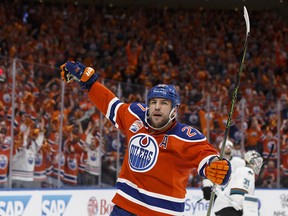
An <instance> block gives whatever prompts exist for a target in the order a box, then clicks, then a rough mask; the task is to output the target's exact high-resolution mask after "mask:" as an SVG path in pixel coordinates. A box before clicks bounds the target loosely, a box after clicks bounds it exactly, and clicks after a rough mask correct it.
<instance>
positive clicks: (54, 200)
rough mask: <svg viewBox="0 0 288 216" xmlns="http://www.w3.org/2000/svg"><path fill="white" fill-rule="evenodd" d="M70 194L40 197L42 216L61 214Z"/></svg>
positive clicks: (59, 215)
mask: <svg viewBox="0 0 288 216" xmlns="http://www.w3.org/2000/svg"><path fill="white" fill-rule="evenodd" d="M70 199H71V195H45V196H43V197H42V216H62V215H63V214H64V212H65V210H66V207H67V205H68V203H69V201H70Z"/></svg>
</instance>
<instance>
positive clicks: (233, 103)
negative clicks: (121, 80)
mask: <svg viewBox="0 0 288 216" xmlns="http://www.w3.org/2000/svg"><path fill="white" fill-rule="evenodd" d="M244 19H245V24H246V36H245V42H244V50H243V56H242V60H241V63H240V67H239V71H238V73H237V77H236V85H235V88H234V90H233V93H232V101H231V106H230V111H229V113H228V119H227V123H226V128H225V132H224V138H223V142H222V146H221V152H220V159H222V158H223V155H224V149H225V146H226V140H227V137H228V134H229V130H230V125H231V120H232V114H233V111H234V105H235V102H236V99H237V93H238V88H239V86H240V78H241V73H242V71H243V67H244V60H245V56H246V50H247V41H248V36H249V33H250V20H249V15H248V11H247V9H246V7H245V6H244ZM215 187H216V185H215V184H214V186H213V188H212V192H211V197H210V202H209V207H208V211H207V216H210V214H211V210H212V206H213V201H214V197H215Z"/></svg>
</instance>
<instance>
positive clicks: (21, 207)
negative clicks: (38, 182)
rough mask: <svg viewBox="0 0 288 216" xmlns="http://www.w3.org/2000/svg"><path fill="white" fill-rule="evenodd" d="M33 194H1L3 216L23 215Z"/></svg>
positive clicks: (1, 212)
mask: <svg viewBox="0 0 288 216" xmlns="http://www.w3.org/2000/svg"><path fill="white" fill-rule="evenodd" d="M30 199H31V196H0V215H1V216H12V215H13V216H21V215H23V213H24V211H25V208H26V206H27V204H28V202H29V200H30Z"/></svg>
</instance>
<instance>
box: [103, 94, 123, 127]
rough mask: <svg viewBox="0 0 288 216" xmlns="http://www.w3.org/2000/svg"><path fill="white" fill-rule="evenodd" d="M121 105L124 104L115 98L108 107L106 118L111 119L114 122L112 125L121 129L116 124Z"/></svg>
mask: <svg viewBox="0 0 288 216" xmlns="http://www.w3.org/2000/svg"><path fill="white" fill-rule="evenodd" d="M121 104H123V102H121V101H120V100H119V99H118V98H117V97H115V98H113V99H112V100H111V101H110V103H109V105H108V109H107V113H106V118H107V119H109V120H110V121H111V122H112V124H114V125H115V127H116V128H118V127H119V126H118V124H117V123H116V116H117V111H118V109H119V107H120V105H121Z"/></svg>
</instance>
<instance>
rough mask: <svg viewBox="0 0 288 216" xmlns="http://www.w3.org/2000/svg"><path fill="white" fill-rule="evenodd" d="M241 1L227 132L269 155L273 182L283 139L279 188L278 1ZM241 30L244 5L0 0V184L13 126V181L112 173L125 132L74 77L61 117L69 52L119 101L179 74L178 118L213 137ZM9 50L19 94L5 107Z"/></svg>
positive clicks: (286, 32) (287, 158) (283, 81)
mask: <svg viewBox="0 0 288 216" xmlns="http://www.w3.org/2000/svg"><path fill="white" fill-rule="evenodd" d="M249 12H250V14H249V15H250V20H251V33H250V36H249V46H248V50H247V55H246V59H245V68H244V71H243V73H242V77H241V85H240V89H239V93H238V100H237V101H241V103H240V102H239V103H237V106H236V108H235V111H234V114H233V122H232V125H231V128H230V133H229V138H230V139H231V140H233V142H234V143H235V148H236V149H237V148H238V150H239V151H238V155H237V156H240V157H241V156H242V155H243V149H242V150H241V142H243V141H244V150H250V149H255V150H257V151H258V152H259V153H261V155H262V156H263V157H264V158H267V157H268V155H269V161H268V162H267V164H266V165H265V166H264V169H263V172H261V176H259V180H258V181H257V182H258V186H259V187H270V188H275V187H276V186H277V185H276V182H277V151H278V149H280V156H281V157H280V160H281V167H280V170H278V171H279V172H280V176H281V187H288V182H287V176H288V163H287V162H288V90H287V85H288V75H287V74H288V73H287V72H288V69H287V66H288V63H287V62H288V60H287V59H288V57H287V53H288V25H287V22H285V21H283V20H282V19H281V17H279V16H278V15H277V13H276V12H273V11H249ZM245 33H246V30H245V22H244V20H243V19H242V11H241V10H238V11H237V10H223V11H222V10H221V11H216V10H207V9H205V8H199V9H177V10H173V9H167V8H165V9H163V10H160V9H145V8H125V9H124V8H113V7H96V6H93V5H92V6H91V5H90V6H83V5H73V4H70V5H63V4H58V5H57V4H55V5H54V4H50V5H47V4H44V3H42V4H41V3H38V4H33V5H29V4H20V3H18V2H17V1H15V2H10V1H5V2H4V3H3V4H1V5H0V35H1V38H0V55H1V56H2V57H1V58H0V77H1V79H0V87H1V101H0V116H1V129H0V135H1V136H0V147H1V148H0V154H1V155H6V156H7V157H6V159H5V157H2V156H1V159H0V165H1V166H0V170H2V167H3V168H5V169H3V170H5V171H6V172H5V171H4V172H3V174H1V173H0V184H2V185H3V186H4V185H5V184H6V183H7V177H6V175H7V173H8V166H7V164H8V163H7V162H8V161H7V160H9V161H10V159H9V155H10V150H11V149H10V148H9V147H8V146H9V142H11V135H14V139H13V141H14V142H13V144H14V145H13V153H12V154H13V158H12V159H11V161H12V166H11V169H12V177H13V186H14V187H55V185H57V183H58V184H59V179H60V180H61V184H63V186H66V185H97V184H99V175H100V173H101V183H102V182H103V183H105V184H107V185H113V184H114V183H115V180H116V175H117V167H118V165H117V163H116V162H117V161H121V159H122V156H123V154H124V152H125V136H123V135H122V134H119V133H118V132H117V131H116V130H115V129H113V128H112V127H111V125H110V124H109V122H108V121H107V120H106V119H105V118H102V117H101V116H100V115H99V112H98V111H97V110H95V107H94V106H93V104H91V102H90V101H89V100H88V99H87V98H86V96H85V93H83V92H81V91H79V90H78V88H75V86H74V85H66V86H65V91H66V92H67V91H69V92H73V94H71V93H69V94H67V95H66V94H64V96H65V97H64V107H65V109H64V111H63V113H64V116H63V122H62V124H61V121H60V120H61V118H60V115H61V91H62V83H61V80H60V75H59V72H60V71H59V70H58V68H59V66H60V65H61V64H63V63H64V62H66V61H67V60H77V61H80V62H83V63H84V64H85V65H87V66H92V67H94V68H95V69H96V70H97V71H98V72H99V73H100V74H101V78H102V79H103V81H105V82H107V83H108V84H107V85H108V86H109V87H110V89H112V90H113V91H114V92H115V94H117V95H119V92H122V93H121V94H120V97H121V98H122V99H123V100H124V101H126V102H132V101H142V102H145V88H150V87H152V86H153V85H155V84H157V83H170V84H174V85H176V86H177V88H178V90H179V92H180V95H181V106H180V115H179V116H180V117H179V118H180V121H182V122H185V123H188V124H190V125H192V126H194V127H196V128H198V129H199V130H200V131H202V132H203V133H204V134H205V135H207V134H208V133H209V139H210V142H211V143H213V144H214V145H215V146H218V144H219V143H220V142H221V139H222V138H223V132H224V130H225V126H226V120H227V115H228V111H229V107H230V103H229V101H230V99H229V98H230V96H231V92H232V91H233V89H234V84H235V77H236V73H237V72H238V68H239V62H240V59H241V57H242V52H243V43H244V37H245ZM15 58H17V59H18V61H17V64H16V71H17V73H16V92H15V93H16V95H17V96H16V98H15V101H16V109H15V110H12V109H11V107H12V99H13V97H12V90H11V89H12V88H11V86H12V81H13V79H12V60H13V59H15ZM118 84H119V86H120V89H121V91H119V89H118ZM209 99H210V100H209ZM207 101H210V103H208V106H207ZM241 104H244V106H243V107H244V108H243V107H242V106H240V105H241ZM278 111H279V113H280V114H279V113H278ZM208 112H209V113H208ZM13 116H14V117H15V121H14V132H13V133H14V134H11V129H10V128H9V127H10V125H11V118H12V117H13ZM278 118H279V119H280V127H279V126H278V125H279V124H278V122H277V120H278ZM207 121H209V124H208V125H209V128H208V127H207ZM61 125H62V128H63V129H62V131H61V133H62V134H61V133H60V134H59V129H60V128H61ZM60 135H61V136H60ZM100 142H102V143H103V145H99V143H100ZM59 143H61V145H60V146H59ZM272 146H273V147H272ZM271 149H272V150H271ZM59 152H60V153H59ZM119 153H120V156H119ZM5 160H6V161H5ZM101 168H102V170H101V171H102V172H100V169H101ZM118 168H119V167H118ZM1 172H2V171H1ZM191 173H192V174H193V172H191ZM191 176H192V178H191V179H190V180H191V181H190V182H189V183H188V186H199V185H198V184H199V182H200V179H199V178H198V177H197V176H196V175H195V174H193V175H191ZM35 182H38V183H39V184H36V183H35ZM55 182H56V183H55Z"/></svg>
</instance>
